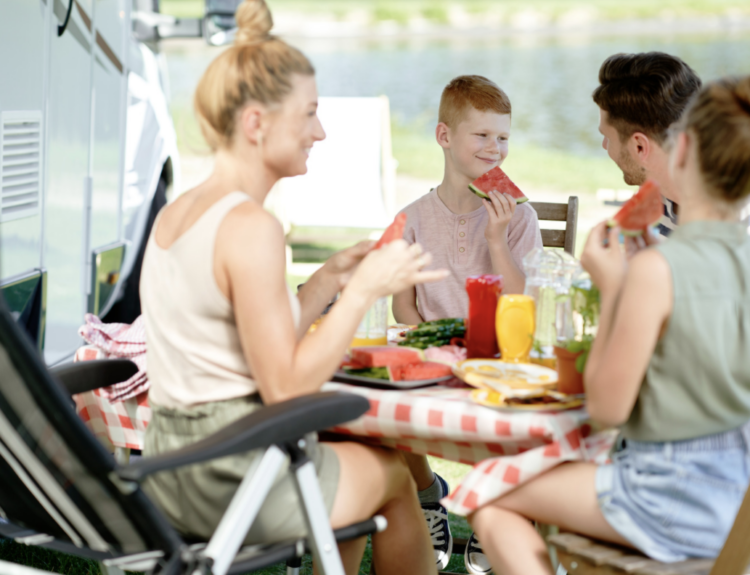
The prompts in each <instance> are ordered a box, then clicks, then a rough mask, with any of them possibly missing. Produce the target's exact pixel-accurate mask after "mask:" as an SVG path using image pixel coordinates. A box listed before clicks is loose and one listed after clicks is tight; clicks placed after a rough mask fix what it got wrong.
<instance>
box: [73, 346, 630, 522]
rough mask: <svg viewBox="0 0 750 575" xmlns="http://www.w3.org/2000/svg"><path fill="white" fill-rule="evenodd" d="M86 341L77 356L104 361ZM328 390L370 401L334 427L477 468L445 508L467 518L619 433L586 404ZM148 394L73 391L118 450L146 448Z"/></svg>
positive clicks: (585, 457)
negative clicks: (491, 404)
mask: <svg viewBox="0 0 750 575" xmlns="http://www.w3.org/2000/svg"><path fill="white" fill-rule="evenodd" d="M101 354H102V352H101V350H99V349H97V348H95V347H93V346H86V347H83V348H81V349H79V350H78V353H77V354H76V360H77V361H85V360H89V359H99V358H100V357H102V355H101ZM323 391H343V392H348V393H356V394H359V395H362V396H364V397H366V398H367V399H368V400H369V401H370V406H371V407H370V410H369V411H368V412H367V413H366V414H365V415H364V416H362V417H361V418H359V419H358V420H356V421H353V422H351V423H348V424H346V425H342V426H339V427H336V428H334V429H333V430H332V431H335V432H338V433H341V434H347V435H355V436H358V437H359V438H361V439H363V440H365V441H368V442H371V443H375V444H379V445H385V446H389V447H393V448H396V449H401V450H404V451H409V452H412V453H419V454H424V455H433V456H435V457H441V458H444V459H449V460H452V461H458V462H461V463H467V464H470V465H473V466H474V467H473V469H472V470H471V471H470V472H469V473H468V474H467V475H466V476H465V477H464V480H463V481H462V482H461V484H460V485H458V486H454V489H453V491H452V492H451V494H450V496H449V497H447V498H446V499H444V500H443V503H444V504H445V506H446V507H447V508H448V509H449V510H450V511H452V512H453V513H456V514H458V515H467V514H469V513H471V512H472V511H474V510H476V509H477V508H479V507H481V506H482V505H485V504H487V503H489V502H491V501H493V500H494V499H497V498H498V497H500V496H501V495H503V494H504V493H506V492H508V491H510V490H511V489H513V488H514V487H516V486H518V485H519V484H521V483H523V482H525V481H528V480H529V479H531V478H533V477H536V476H537V475H539V474H540V473H543V472H544V471H547V470H548V469H551V468H552V467H554V466H555V465H558V464H560V463H562V462H564V461H596V462H598V463H604V462H605V461H606V460H607V457H608V454H609V450H610V448H611V446H612V444H613V442H614V439H615V434H616V432H613V431H611V432H605V433H599V434H595V435H591V434H590V433H591V428H590V426H589V425H588V423H587V419H588V416H587V415H586V413H585V410H583V409H577V410H572V411H565V412H557V413H528V412H501V411H497V410H493V409H489V408H487V407H483V406H480V405H477V404H475V403H473V402H471V401H470V400H469V393H470V390H467V389H455V388H447V387H432V388H424V389H416V390H411V391H397V390H382V389H371V388H366V387H358V386H354V385H347V384H343V383H327V384H325V385H324V386H323ZM147 395H148V392H143V393H140V394H139V395H138V396H136V397H133V398H130V399H125V400H124V401H110V399H109V398H108V397H105V396H103V395H101V394H100V393H99V390H96V391H93V392H87V393H82V394H79V395H76V396H74V399H75V402H76V407H77V411H78V413H79V415H80V416H81V418H82V419H83V420H84V422H85V423H86V424H87V425H88V426H89V428H90V429H91V430H92V431H93V432H94V434H96V435H97V436H98V437H100V438H101V439H103V440H105V441H107V442H109V443H111V444H112V445H113V446H115V447H126V448H131V449H142V448H143V439H144V433H145V430H146V427H147V426H148V423H149V421H150V419H151V409H150V407H149V405H148V399H147Z"/></svg>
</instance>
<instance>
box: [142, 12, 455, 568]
mask: <svg viewBox="0 0 750 575" xmlns="http://www.w3.org/2000/svg"><path fill="white" fill-rule="evenodd" d="M237 25H238V32H237V36H236V40H235V44H234V46H232V47H230V48H229V49H227V50H226V51H224V52H223V53H222V54H221V55H219V56H218V57H217V58H216V60H214V61H213V62H212V64H211V65H210V66H209V68H208V69H207V70H206V72H205V74H204V75H203V78H202V79H201V81H200V83H199V85H198V88H197V90H196V94H195V109H196V113H197V116H198V119H199V120H200V124H201V128H202V131H203V134H204V136H205V138H206V140H207V141H208V143H209V144H210V146H211V148H212V149H213V150H214V152H215V158H216V159H215V168H214V172H213V174H212V175H211V177H209V178H208V179H207V180H206V181H205V182H203V183H202V184H200V185H199V186H197V187H196V188H194V189H193V190H190V191H189V192H187V193H186V194H184V195H183V196H181V197H180V198H179V199H177V200H176V201H175V202H174V203H173V204H171V205H169V206H167V207H166V208H165V209H164V210H163V211H162V212H161V213H160V215H159V217H158V219H157V221H156V223H155V225H154V230H153V232H152V235H151V238H150V240H149V244H148V247H147V250H146V256H145V260H144V265H143V275H142V280H141V299H142V302H143V310H144V315H145V318H146V325H147V341H148V364H149V370H148V375H149V378H150V380H151V385H152V387H151V391H150V394H149V399H150V401H151V405H152V409H153V419H152V422H151V424H150V426H149V428H148V431H147V434H146V448H145V450H144V451H145V453H146V455H150V454H157V453H163V452H165V451H170V450H173V449H177V448H180V447H183V446H185V445H188V444H190V443H193V442H195V441H197V440H199V439H201V438H202V437H204V436H206V435H208V434H210V433H212V432H214V431H216V430H218V429H220V428H222V427H224V426H226V425H227V424H228V423H230V422H231V421H233V420H235V419H237V418H239V417H241V416H243V415H245V414H247V413H249V412H251V411H254V410H256V409H259V408H260V407H261V406H262V404H270V403H274V402H278V401H283V400H285V399H289V398H292V397H295V396H300V395H304V394H308V393H314V392H316V391H318V390H319V389H320V387H321V385H322V384H323V383H324V382H325V381H327V380H328V379H329V378H330V377H331V375H332V374H333V372H334V371H335V370H336V368H337V366H338V364H339V362H340V361H341V358H342V356H343V355H344V353H345V351H346V349H347V346H348V345H349V342H350V341H351V340H352V337H353V336H354V332H355V330H356V327H357V324H358V323H359V321H360V319H361V318H362V317H363V315H364V314H365V312H366V311H367V309H368V308H369V307H370V306H371V305H372V304H373V303H374V302H375V301H376V300H377V299H378V298H379V297H382V296H385V295H387V294H391V293H394V292H399V291H402V290H404V289H406V288H411V287H412V286H414V285H415V284H417V283H420V282H425V281H435V280H439V279H442V278H443V277H444V276H445V272H443V271H431V272H426V271H422V268H424V267H425V266H426V265H428V264H429V262H430V260H431V258H430V256H429V254H425V253H423V252H422V249H421V247H420V246H418V245H413V246H408V245H407V243H406V242H404V241H401V240H400V241H396V242H394V243H392V244H390V245H388V246H386V247H384V248H382V249H380V250H377V251H372V243H371V242H363V243H361V244H359V245H357V246H355V247H353V248H351V249H348V250H345V251H343V252H341V253H339V254H337V255H335V256H334V257H333V258H332V259H331V260H329V261H328V262H326V264H325V265H324V266H323V267H322V268H321V270H320V271H319V272H318V273H316V274H315V275H313V276H312V277H311V278H310V280H309V281H308V282H307V283H306V284H305V286H304V288H303V289H302V290H301V292H300V294H299V298H297V297H296V296H294V295H293V294H292V293H291V292H290V291H289V288H288V287H287V285H286V281H285V269H284V266H285V255H284V249H285V243H284V234H283V231H282V228H281V225H280V224H279V222H278V221H277V220H276V219H275V218H274V217H273V216H271V215H270V214H269V213H268V212H266V211H265V210H264V209H263V202H264V199H265V198H266V195H267V194H268V192H269V191H270V189H271V187H272V186H273V184H274V183H275V182H276V181H278V180H279V179H280V178H282V177H289V176H295V175H298V174H304V173H305V172H306V171H307V168H306V162H307V157H308V154H309V152H310V149H311V148H312V146H313V145H314V144H315V142H318V141H320V140H322V139H323V138H324V137H325V133H324V131H323V128H322V126H321V124H320V122H319V120H318V117H317V115H316V108H317V90H316V85H315V76H314V70H313V67H312V66H311V64H310V62H309V61H308V60H307V58H306V57H305V56H304V55H303V54H302V53H301V52H299V51H298V50H296V49H295V48H292V47H291V46H289V45H287V44H286V43H285V42H283V41H282V40H280V39H278V38H275V37H273V36H271V35H269V31H270V30H271V27H272V20H271V14H270V12H269V11H268V8H267V6H266V4H265V2H264V1H263V0H246V1H245V2H244V3H243V4H242V5H241V6H240V7H239V9H238V11H237ZM356 144H357V143H356V142H352V145H353V146H356ZM339 291H341V297H340V299H339V300H338V302H337V303H336V305H335V306H334V307H333V308H332V310H331V312H330V313H329V314H328V316H327V318H326V321H325V322H323V324H321V325H320V327H319V328H318V329H317V330H316V331H315V332H313V333H311V334H306V332H307V328H308V327H309V326H310V324H311V323H312V322H313V320H314V319H315V318H316V317H318V315H319V314H320V312H321V310H322V309H323V308H324V307H325V305H326V304H327V302H329V301H330V300H331V298H332V297H333V296H334V294H336V293H338V292H339ZM309 453H310V455H311V458H312V459H313V460H314V462H315V465H316V469H317V473H318V477H319V481H320V484H321V489H322V491H323V495H324V499H325V502H326V505H327V508H328V511H329V514H330V520H331V523H332V525H333V527H334V528H336V527H341V526H344V525H347V524H351V523H354V522H356V521H360V520H364V519H366V518H368V517H370V516H371V515H373V514H375V513H380V514H382V515H384V516H385V517H386V518H387V519H388V525H389V526H388V529H387V530H386V531H384V532H383V533H379V534H377V535H374V536H373V538H372V544H373V561H374V562H375V565H376V568H377V570H378V572H379V573H409V574H412V573H434V572H435V562H434V559H433V553H432V546H431V544H430V538H429V535H428V532H427V527H426V525H425V522H424V519H423V517H422V511H421V508H420V506H419V502H418V499H417V495H416V490H415V486H414V482H413V480H412V479H411V476H410V474H409V472H408V470H407V468H406V466H405V464H404V462H403V460H402V458H401V456H400V455H399V454H398V453H396V452H393V451H388V450H385V449H377V448H371V447H367V446H364V445H361V444H357V443H336V444H313V445H312V446H311V448H310V449H309ZM259 456H260V455H259V454H258V453H256V452H252V453H248V454H246V455H244V456H236V457H229V458H225V459H222V460H219V461H214V462H211V463H208V464H205V465H196V466H192V467H187V468H184V469H180V470H177V471H175V472H169V473H162V474H159V475H156V476H155V477H154V478H152V479H150V480H149V481H148V482H147V484H146V486H145V487H146V489H147V491H148V492H149V493H150V494H151V495H152V496H153V497H154V498H155V500H156V501H157V502H158V504H159V505H160V506H161V508H162V509H163V510H164V512H165V513H166V514H167V516H168V517H169V518H170V520H171V521H172V523H173V524H174V525H175V527H176V528H177V529H178V530H180V531H181V532H183V533H185V534H188V535H193V536H198V537H203V538H207V537H209V536H210V534H211V533H212V532H213V530H214V528H215V527H216V525H217V523H218V521H219V519H220V517H221V515H222V513H223V511H224V509H226V507H227V505H228V503H229V500H230V499H231V497H232V495H233V494H234V492H235V490H236V488H237V486H238V484H239V482H240V481H241V480H242V478H243V476H244V473H245V471H246V470H247V468H248V467H249V465H250V463H251V461H252V460H253V459H255V458H256V457H259ZM304 535H305V528H304V523H303V520H302V515H301V511H300V506H299V504H298V502H297V496H296V493H295V491H294V488H293V485H292V482H291V480H290V478H289V477H288V474H287V475H284V476H282V477H280V478H279V479H278V480H277V482H276V484H275V486H274V488H273V490H272V491H271V494H270V495H269V498H268V499H267V501H266V503H265V504H264V506H263V508H262V510H261V512H260V514H259V516H258V518H257V520H256V521H255V523H254V524H253V526H252V528H251V530H250V533H249V534H248V537H247V541H248V542H261V541H262V542H267V541H275V540H282V539H286V538H291V537H300V536H304ZM364 546H365V539H364V538H362V539H359V540H357V541H353V542H349V543H345V544H342V545H341V546H340V551H341V555H342V560H343V562H344V567H345V569H346V571H347V573H356V572H357V570H358V567H359V563H360V560H361V557H362V553H363V551H364Z"/></svg>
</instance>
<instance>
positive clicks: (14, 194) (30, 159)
mask: <svg viewBox="0 0 750 575" xmlns="http://www.w3.org/2000/svg"><path fill="white" fill-rule="evenodd" d="M41 179H42V113H41V112H3V113H2V132H0V223H2V222H7V221H10V220H17V219H20V218H26V217H29V216H33V215H36V214H38V213H39V202H40V197H41V190H42V185H41V184H42V182H41Z"/></svg>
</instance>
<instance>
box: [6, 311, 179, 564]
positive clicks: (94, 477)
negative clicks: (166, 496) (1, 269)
mask: <svg viewBox="0 0 750 575" xmlns="http://www.w3.org/2000/svg"><path fill="white" fill-rule="evenodd" d="M115 466H116V464H115V461H114V458H113V457H112V455H111V454H109V453H108V452H107V451H106V450H105V449H104V448H103V446H102V445H101V444H100V443H99V441H98V440H97V439H96V438H95V437H94V435H93V434H92V433H91V432H89V430H88V429H87V428H86V427H85V425H84V424H83V422H82V421H81V419H80V418H79V417H78V415H77V414H76V413H75V411H74V409H73V407H72V406H71V402H70V398H69V397H68V396H67V394H66V393H65V391H64V390H63V389H62V386H61V385H60V384H58V383H57V381H55V380H54V379H53V378H52V376H51V375H50V374H49V372H48V371H47V369H46V367H45V366H44V364H43V362H42V361H41V358H40V357H39V355H38V352H37V351H36V350H35V349H34V347H33V346H32V345H31V343H30V341H29V340H28V338H27V337H26V335H25V334H24V333H23V332H22V331H21V329H20V328H19V327H18V326H17V325H16V323H15V322H14V321H13V319H12V317H11V316H10V314H9V312H8V310H7V308H6V306H5V302H4V301H3V299H2V297H1V296H0V508H1V510H2V512H3V516H4V517H5V518H6V519H7V520H8V521H9V522H10V523H11V524H15V525H17V526H20V527H23V528H25V529H30V530H33V531H35V532H38V533H43V534H47V535H50V536H52V537H54V538H55V539H56V540H59V541H61V542H63V543H72V544H73V545H75V546H77V547H82V548H88V549H92V550H94V551H99V552H104V553H111V554H113V555H119V554H122V553H138V552H143V551H152V550H161V551H164V552H165V553H166V554H172V553H173V552H175V551H176V550H177V549H178V548H179V547H180V546H181V545H182V540H181V539H180V537H179V536H178V535H177V533H176V532H175V531H174V529H173V528H172V527H171V526H170V525H169V523H168V522H167V520H166V518H165V517H164V516H163V515H162V514H161V513H160V512H159V511H158V509H156V507H155V506H154V505H153V504H152V503H151V501H150V500H149V499H148V497H146V495H145V494H144V493H143V492H142V491H141V490H140V488H139V487H137V486H136V485H133V484H124V483H123V482H121V481H119V480H118V479H117V478H116V476H115V475H114V473H112V472H113V471H114V470H115Z"/></svg>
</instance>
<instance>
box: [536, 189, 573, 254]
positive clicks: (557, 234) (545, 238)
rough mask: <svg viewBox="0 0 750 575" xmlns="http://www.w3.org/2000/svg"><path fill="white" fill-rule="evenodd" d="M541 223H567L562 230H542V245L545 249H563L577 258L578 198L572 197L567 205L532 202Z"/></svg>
mask: <svg viewBox="0 0 750 575" xmlns="http://www.w3.org/2000/svg"><path fill="white" fill-rule="evenodd" d="M530 204H531V207H532V208H534V209H535V210H536V215H537V217H538V218H539V221H547V222H565V228H564V229H562V230H550V229H544V228H542V244H543V245H544V247H545V248H563V249H564V250H565V251H566V252H568V253H569V254H570V255H571V256H575V249H576V232H577V229H578V196H570V197H569V198H568V203H567V204H562V203H560V204H558V203H552V202H530Z"/></svg>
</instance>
